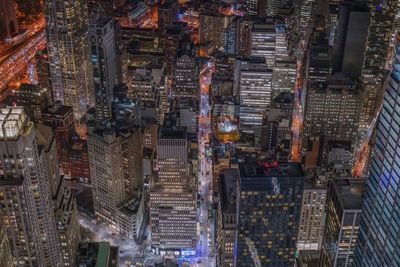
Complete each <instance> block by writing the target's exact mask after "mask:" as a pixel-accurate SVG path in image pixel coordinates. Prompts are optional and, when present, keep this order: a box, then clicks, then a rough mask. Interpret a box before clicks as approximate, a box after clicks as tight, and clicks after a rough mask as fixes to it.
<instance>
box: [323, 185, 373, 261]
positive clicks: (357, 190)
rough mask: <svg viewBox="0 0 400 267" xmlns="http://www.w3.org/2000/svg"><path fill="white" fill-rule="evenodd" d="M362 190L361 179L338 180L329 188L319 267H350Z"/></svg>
mask: <svg viewBox="0 0 400 267" xmlns="http://www.w3.org/2000/svg"><path fill="white" fill-rule="evenodd" d="M364 188H365V180H363V179H358V180H355V179H352V180H351V179H338V180H334V181H331V182H330V184H329V185H328V193H327V204H326V208H327V214H326V226H325V233H324V240H323V243H322V250H321V258H320V265H319V266H322V267H331V266H333V267H336V266H338V267H339V266H343V267H347V266H349V267H350V266H353V265H352V264H353V261H354V250H355V246H356V242H357V238H358V233H359V227H360V219H361V207H362V198H363V192H364ZM371 266H373V265H371Z"/></svg>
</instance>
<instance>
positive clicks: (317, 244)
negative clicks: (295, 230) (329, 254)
mask: <svg viewBox="0 0 400 267" xmlns="http://www.w3.org/2000/svg"><path fill="white" fill-rule="evenodd" d="M325 203H326V181H324V180H323V179H320V178H319V177H318V176H317V175H315V176H313V177H306V178H305V181H304V190H303V198H302V203H301V215H300V225H299V236H298V238H297V248H298V249H299V250H320V249H321V246H322V237H323V234H324V230H325V219H326V217H325V216H326V212H325Z"/></svg>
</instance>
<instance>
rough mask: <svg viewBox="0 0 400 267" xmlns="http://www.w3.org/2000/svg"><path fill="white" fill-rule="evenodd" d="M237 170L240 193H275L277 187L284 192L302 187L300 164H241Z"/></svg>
mask: <svg viewBox="0 0 400 267" xmlns="http://www.w3.org/2000/svg"><path fill="white" fill-rule="evenodd" d="M263 165H264V166H263ZM239 170H240V187H241V190H242V191H270V192H275V191H276V189H277V185H278V188H279V189H280V190H285V191H286V190H288V189H289V190H290V188H294V187H296V186H301V187H302V186H303V185H302V184H303V170H302V167H301V164H300V163H292V162H290V163H277V162H259V163H258V164H241V165H240V167H239ZM278 191H279V190H278Z"/></svg>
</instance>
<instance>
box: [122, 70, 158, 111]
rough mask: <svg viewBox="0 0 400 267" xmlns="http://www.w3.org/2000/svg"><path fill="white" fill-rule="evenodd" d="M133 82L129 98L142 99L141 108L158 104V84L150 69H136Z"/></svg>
mask: <svg viewBox="0 0 400 267" xmlns="http://www.w3.org/2000/svg"><path fill="white" fill-rule="evenodd" d="M132 71H133V72H134V74H132V75H131V76H132V80H131V81H130V83H129V85H128V86H129V92H128V94H129V96H130V98H132V99H135V98H136V97H138V98H139V99H140V106H141V107H142V108H143V107H145V106H146V105H148V103H152V105H153V106H155V102H156V84H155V82H154V80H153V76H152V75H151V70H149V69H146V68H145V69H142V68H139V69H135V70H132Z"/></svg>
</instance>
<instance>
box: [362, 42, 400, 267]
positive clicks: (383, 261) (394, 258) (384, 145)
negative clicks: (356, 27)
mask: <svg viewBox="0 0 400 267" xmlns="http://www.w3.org/2000/svg"><path fill="white" fill-rule="evenodd" d="M395 48H396V57H395V58H396V59H395V62H394V64H393V70H392V72H391V74H390V81H389V83H388V87H387V89H386V94H385V98H384V101H383V106H382V110H381V113H380V116H379V119H378V122H377V126H376V139H375V147H374V152H373V157H372V159H371V164H370V173H369V177H368V182H367V188H366V193H365V197H364V203H363V207H362V212H363V216H362V219H361V223H360V235H359V240H358V243H357V248H356V252H355V260H354V266H374V265H377V266H385V265H387V266H397V265H399V264H400V254H399V253H400V251H399V249H398V248H399V246H400V242H399V240H398V238H397V236H398V235H397V233H398V230H397V229H398V227H399V226H398V222H399V220H398V219H397V218H398V217H399V214H398V208H399V204H398V203H397V202H396V200H395V198H396V196H397V194H398V192H399V190H398V179H397V177H399V176H400V169H399V168H400V167H399V162H398V160H396V159H397V158H398V157H399V151H400V147H399V143H398V141H397V140H398V136H399V131H398V129H399V124H400V114H399V112H398V110H399V108H400V101H399V95H400V86H399V85H400V71H399V66H400V61H399V58H398V57H399V55H400V46H399V39H398V37H397V42H396V46H395Z"/></svg>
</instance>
